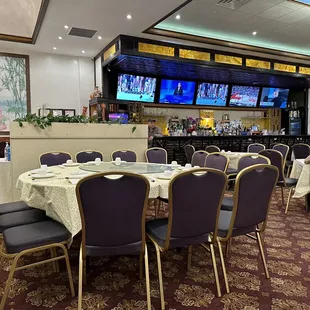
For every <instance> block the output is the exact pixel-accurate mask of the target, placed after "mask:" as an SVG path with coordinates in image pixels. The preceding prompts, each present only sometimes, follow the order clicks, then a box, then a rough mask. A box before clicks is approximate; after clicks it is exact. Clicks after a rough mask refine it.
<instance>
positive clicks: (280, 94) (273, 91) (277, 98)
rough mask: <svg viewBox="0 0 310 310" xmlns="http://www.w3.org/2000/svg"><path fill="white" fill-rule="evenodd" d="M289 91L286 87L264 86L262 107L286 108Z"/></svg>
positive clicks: (261, 100) (261, 99)
mask: <svg viewBox="0 0 310 310" xmlns="http://www.w3.org/2000/svg"><path fill="white" fill-rule="evenodd" d="M289 91H290V90H289V89H284V88H271V87H264V88H263V90H262V96H261V98H260V105H259V106H260V107H261V108H281V109H285V108H286V104H287V99H288V93H289Z"/></svg>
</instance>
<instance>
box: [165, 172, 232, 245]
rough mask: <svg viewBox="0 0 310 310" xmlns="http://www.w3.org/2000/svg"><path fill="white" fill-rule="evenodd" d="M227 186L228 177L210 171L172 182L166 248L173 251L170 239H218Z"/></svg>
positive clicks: (185, 174)
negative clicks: (211, 233)
mask: <svg viewBox="0 0 310 310" xmlns="http://www.w3.org/2000/svg"><path fill="white" fill-rule="evenodd" d="M197 172H198V173H197ZM226 186H227V176H226V175H225V173H223V172H222V171H219V170H215V169H208V168H202V169H194V170H191V171H187V172H183V173H180V174H178V175H177V176H175V177H174V178H173V179H172V180H171V182H170V184H169V216H168V231H167V236H166V242H165V248H169V242H170V238H184V239H186V238H195V237H199V236H203V235H205V234H208V233H210V232H214V237H215V239H216V234H217V227H218V217H219V213H220V208H221V203H222V199H223V196H224V192H225V189H226ZM215 239H214V240H215Z"/></svg>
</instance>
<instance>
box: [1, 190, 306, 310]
mask: <svg viewBox="0 0 310 310" xmlns="http://www.w3.org/2000/svg"><path fill="white" fill-rule="evenodd" d="M303 206H304V200H301V199H299V200H298V199H292V202H291V208H290V210H289V213H288V215H285V214H284V212H283V210H284V209H283V208H282V206H281V199H280V193H277V194H276V195H275V197H274V199H273V202H272V208H271V211H270V216H269V222H268V228H267V231H266V234H265V246H266V248H267V258H268V266H269V271H270V275H271V279H270V280H267V279H266V278H265V276H264V271H263V266H262V263H261V260H260V257H259V252H258V247H257V246H256V243H255V241H254V240H251V239H249V238H247V237H239V238H236V239H235V240H234V242H233V244H232V249H231V255H230V257H229V258H228V260H227V269H228V274H229V282H230V287H231V293H230V294H226V295H224V296H223V297H222V298H217V297H216V296H215V294H216V293H215V292H216V291H215V285H214V281H213V279H214V277H213V273H212V267H211V261H210V257H209V254H208V253H207V252H206V251H204V250H203V249H202V248H200V247H196V248H194V255H193V263H192V267H191V269H190V270H189V271H187V270H186V251H185V250H182V251H180V252H178V251H176V250H172V251H169V252H167V253H166V254H164V255H163V256H162V264H163V273H164V286H165V297H166V303H167V305H166V309H167V310H181V309H210V310H218V309H221V310H222V309H224V310H238V309H245V310H256V309H260V310H265V309H272V310H292V309H294V310H307V309H310V216H309V214H308V213H307V211H306V210H305V209H303ZM79 241H80V240H78V239H77V240H75V242H74V243H73V246H72V248H71V250H70V254H71V264H72V269H73V275H74V282H75V284H76V285H77V281H78V277H77V267H78V249H79ZM151 249H152V246H150V253H149V256H150V258H149V259H150V277H151V290H152V292H151V294H152V305H153V309H160V302H159V291H158V282H157V267H156V258H155V255H154V251H152V250H151ZM41 255H45V254H44V253H37V254H36V255H35V256H29V257H27V258H26V259H25V260H24V262H26V261H27V262H33V261H36V260H38V259H40V256H41ZM60 267H61V273H60V274H55V273H54V272H53V270H52V267H51V266H48V265H45V266H41V267H36V268H33V269H26V270H23V271H19V272H17V273H16V275H15V276H16V278H15V279H14V282H13V286H12V290H11V292H10V295H9V299H8V301H7V307H6V308H5V309H10V310H28V309H54V310H56V309H65V310H74V309H77V298H71V296H70V292H69V286H68V282H67V274H66V271H65V268H64V265H63V264H61V265H60ZM8 268H9V267H8V262H4V263H3V265H2V269H4V271H1V272H0V281H1V284H0V290H2V291H3V287H4V283H5V280H6V278H7V276H8V273H7V271H8ZM219 270H221V269H220V268H219ZM220 280H221V284H222V292H224V282H223V280H222V273H221V272H220ZM144 283H145V282H144V280H139V278H138V257H136V256H128V257H125V256H124V257H111V258H107V257H103V258H100V259H92V260H91V262H90V268H89V269H88V279H87V284H86V285H85V286H84V300H83V309H84V310H91V309H92V310H94V309H113V310H125V309H126V310H134V309H135V310H139V309H146V296H145V285H144Z"/></svg>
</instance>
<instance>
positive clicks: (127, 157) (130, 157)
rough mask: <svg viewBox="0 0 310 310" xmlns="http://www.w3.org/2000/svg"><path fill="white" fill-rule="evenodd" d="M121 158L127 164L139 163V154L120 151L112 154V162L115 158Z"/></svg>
mask: <svg viewBox="0 0 310 310" xmlns="http://www.w3.org/2000/svg"><path fill="white" fill-rule="evenodd" d="M117 157H120V159H121V160H124V161H127V162H134V163H135V162H136V161H137V154H136V153H135V152H134V151H131V150H118V151H114V152H113V153H112V154H111V158H112V160H115V158H117Z"/></svg>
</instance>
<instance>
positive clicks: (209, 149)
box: [205, 145, 221, 153]
mask: <svg viewBox="0 0 310 310" xmlns="http://www.w3.org/2000/svg"><path fill="white" fill-rule="evenodd" d="M205 151H206V152H208V153H218V152H220V151H221V150H220V148H219V147H218V146H216V145H208V146H206V149H205Z"/></svg>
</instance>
